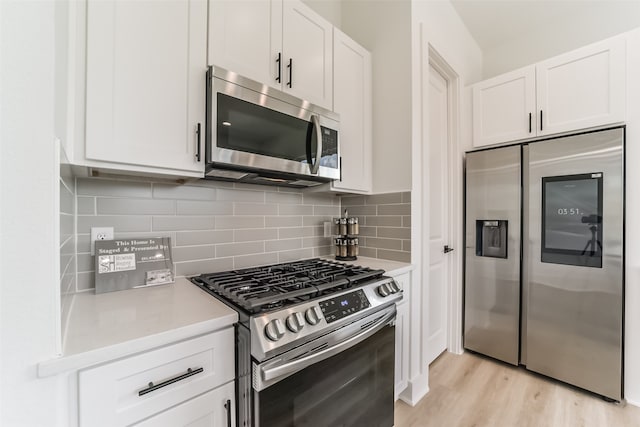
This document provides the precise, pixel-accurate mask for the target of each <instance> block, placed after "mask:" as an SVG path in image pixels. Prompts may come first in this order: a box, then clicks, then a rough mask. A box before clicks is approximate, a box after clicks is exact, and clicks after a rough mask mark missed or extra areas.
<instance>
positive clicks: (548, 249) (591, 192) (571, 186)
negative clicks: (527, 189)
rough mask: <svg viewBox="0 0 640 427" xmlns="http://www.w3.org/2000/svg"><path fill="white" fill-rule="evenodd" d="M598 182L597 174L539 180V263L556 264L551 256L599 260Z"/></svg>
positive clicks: (600, 210)
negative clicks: (540, 217)
mask: <svg viewBox="0 0 640 427" xmlns="http://www.w3.org/2000/svg"><path fill="white" fill-rule="evenodd" d="M602 178H603V177H602V173H600V172H597V173H589V174H580V175H566V176H555V177H545V178H542V203H543V208H542V211H543V215H542V255H543V256H542V260H543V262H556V261H554V256H553V255H552V254H561V255H572V256H577V257H588V256H591V257H594V256H596V257H597V256H601V254H602ZM555 258H558V257H555ZM558 259H561V260H564V261H563V262H559V263H563V264H565V263H569V261H570V258H567V257H564V258H563V257H560V258H558ZM583 261H584V260H582V261H581V260H579V259H576V263H577V264H583Z"/></svg>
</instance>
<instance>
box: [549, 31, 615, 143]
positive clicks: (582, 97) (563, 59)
mask: <svg viewBox="0 0 640 427" xmlns="http://www.w3.org/2000/svg"><path fill="white" fill-rule="evenodd" d="M536 77H537V86H536V95H537V101H538V114H541V117H539V119H538V124H539V127H538V135H549V134H554V133H558V132H565V131H568V130H573V129H583V128H588V127H593V126H599V125H603V124H608V123H615V122H622V121H624V119H625V42H624V39H617V40H613V41H609V40H607V41H604V42H601V43H596V44H593V45H589V46H587V47H584V48H582V49H578V50H575V51H573V52H570V53H568V54H565V55H561V56H557V57H555V58H551V59H549V60H547V61H543V62H540V63H539V64H537V65H536ZM540 123H541V124H540Z"/></svg>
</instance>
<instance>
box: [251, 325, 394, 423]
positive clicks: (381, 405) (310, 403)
mask: <svg viewBox="0 0 640 427" xmlns="http://www.w3.org/2000/svg"><path fill="white" fill-rule="evenodd" d="M394 348H395V328H394V327H393V326H387V327H384V328H383V329H381V330H380V331H379V332H377V333H376V334H375V335H373V336H371V337H369V338H368V339H366V340H364V341H363V342H361V343H359V344H357V345H355V346H353V347H351V348H349V349H347V350H345V351H343V352H341V353H339V354H337V355H335V356H333V357H331V358H329V359H326V360H323V361H321V362H318V363H316V364H314V365H311V366H310V367H307V368H305V369H303V370H302V371H300V372H297V373H296V374H294V375H292V376H290V377H288V378H286V379H284V380H282V381H280V382H278V383H276V384H274V385H272V386H270V387H268V388H266V389H264V390H262V391H260V392H257V391H255V390H254V404H255V410H256V413H255V414H254V415H255V417H256V419H257V420H258V423H257V425H258V426H261V427H267V426H268V427H285V426H286V427H289V426H295V427H320V426H332V427H340V426H344V427H347V426H371V427H378V426H379V427H391V426H393V410H394V406H393V405H394V401H393V387H394Z"/></svg>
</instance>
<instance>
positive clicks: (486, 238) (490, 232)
mask: <svg viewBox="0 0 640 427" xmlns="http://www.w3.org/2000/svg"><path fill="white" fill-rule="evenodd" d="M508 223H509V221H507V220H503V219H492V220H485V219H479V220H476V255H477V256H484V257H491V258H506V257H507V227H508Z"/></svg>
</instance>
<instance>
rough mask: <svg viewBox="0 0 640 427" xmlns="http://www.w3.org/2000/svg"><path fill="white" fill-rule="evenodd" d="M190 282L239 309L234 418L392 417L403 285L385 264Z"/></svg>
mask: <svg viewBox="0 0 640 427" xmlns="http://www.w3.org/2000/svg"><path fill="white" fill-rule="evenodd" d="M191 281H192V282H193V283H194V284H196V285H197V286H199V287H200V288H202V289H203V290H205V291H206V292H208V293H209V294H211V295H213V296H214V297H216V298H218V299H220V300H221V301H223V302H225V303H226V304H227V305H229V306H231V307H232V308H234V309H235V310H236V311H237V312H238V315H239V322H238V324H237V325H236V349H235V350H236V398H237V414H236V415H237V418H236V420H237V424H236V425H237V426H239V427H249V426H258V427H259V426H262V427H265V426H268V427H279V426H296V427H298V426H314V427H315V426H361V425H362V426H364V425H366V426H381V427H390V426H392V425H393V405H394V402H393V400H394V394H393V386H394V357H395V355H394V349H395V327H394V322H395V317H396V308H395V303H396V302H397V301H399V300H401V299H402V290H401V289H400V287H399V286H398V285H397V284H396V283H395V281H394V280H393V279H392V278H390V277H385V276H384V271H383V270H372V269H370V268H366V267H358V266H354V265H348V264H344V263H340V262H334V261H330V260H323V259H317V258H316V259H309V260H303V261H298V262H291V263H285V264H277V265H273V266H264V267H258V268H250V269H244V270H237V271H227V272H221V273H211V274H203V275H200V276H197V277H193V278H192V279H191Z"/></svg>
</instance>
